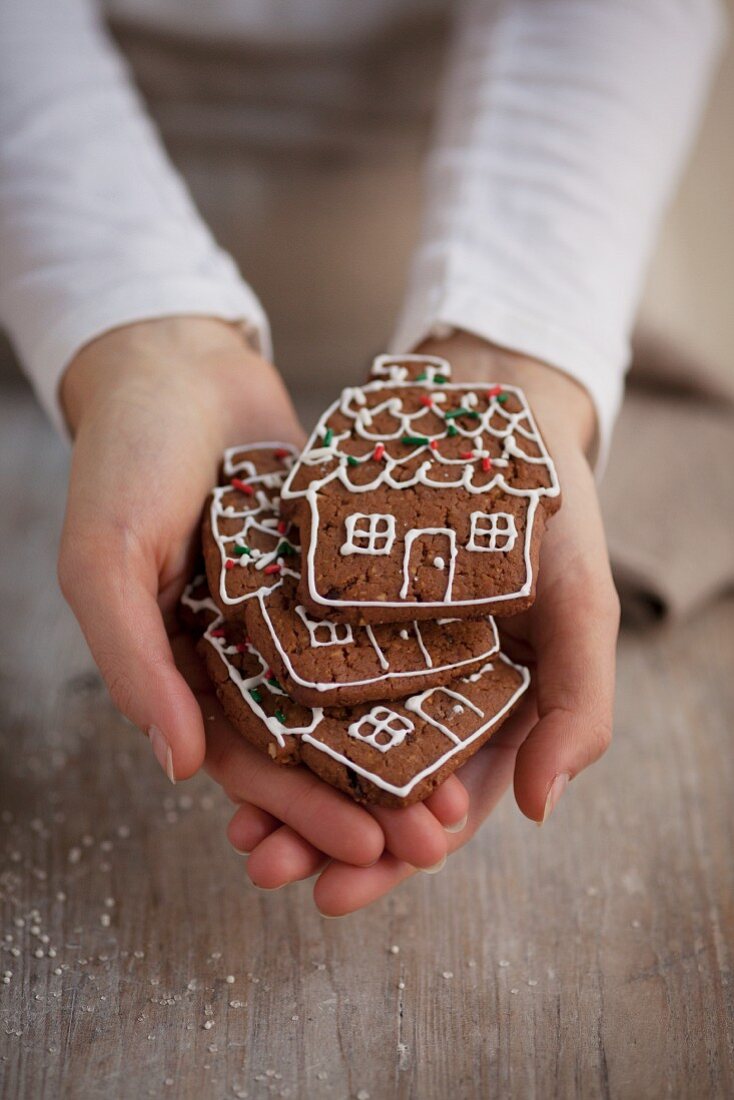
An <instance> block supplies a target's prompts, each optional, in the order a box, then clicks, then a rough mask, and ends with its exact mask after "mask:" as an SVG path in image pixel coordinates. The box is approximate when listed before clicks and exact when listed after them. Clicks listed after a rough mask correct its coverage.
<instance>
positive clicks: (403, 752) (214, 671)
mask: <svg viewBox="0 0 734 1100" xmlns="http://www.w3.org/2000/svg"><path fill="white" fill-rule="evenodd" d="M199 651H200V653H201V654H202V656H203V657H204V659H205V661H206V667H207V670H208V673H209V675H210V677H211V679H212V681H213V683H214V686H215V690H216V693H217V696H218V698H219V700H220V702H221V704H222V707H223V709H224V712H225V714H226V715H227V717H228V718H229V720H230V721H231V722H232V724H233V725H234V727H235V728H236V729H237V730H238V731H239V732H240V733H241V734H242V735H243V736H244V737H245V738H246V739H247V740H248V741H250V742H251V743H252V744H253V745H255V746H256V747H258V748H259V749H261V750H263V751H265V752H267V753H268V754H269V755H270V756H271V758H272V759H274V760H275V761H276V762H278V763H283V764H286V763H287V764H292V763H298V762H301V763H303V764H305V765H306V766H308V767H309V768H310V769H311V770H312V771H313V772H315V773H316V774H317V775H319V776H321V778H323V779H324V780H325V781H326V782H327V783H330V784H331V785H332V786H334V787H337V788H338V789H339V790H342V791H344V792H345V793H346V794H349V795H350V796H351V797H352V798H354V799H356V800H357V801H361V802H372V803H376V804H380V805H390V806H406V805H410V804H411V803H413V802H417V801H420V800H421V799H424V798H426V797H427V796H428V795H429V794H430V792H431V791H432V790H434V789H435V787H436V786H437V785H438V784H439V783H440V782H442V781H443V780H444V779H445V778H446V777H447V776H448V775H449V774H451V772H453V771H454V770H455V769H456V768H457V767H459V765H460V764H461V763H463V762H464V760H466V759H468V757H469V756H470V755H472V754H473V753H474V752H476V751H477V749H478V748H480V747H481V745H482V744H484V742H485V741H486V740H487V739H488V738H489V737H490V736H491V734H492V733H493V732H494V731H495V730H496V729H498V728H499V726H500V725H501V723H502V722H503V721H504V720H505V719H506V718H507V717H508V716H509V714H510V713H511V712H512V710H513V709H514V707H515V706H516V705H517V702H518V701H519V699H520V697H521V696H522V694H523V693H524V691H525V690H526V689H527V686H528V683H529V676H528V673H527V670H526V669H524V668H522V667H521V666H518V665H514V664H513V663H512V662H510V661H509V660H508V659H507V658H506V657H505V656H504V655H503V654H500V653H498V654H497V655H496V656H495V657H493V658H492V660H491V661H488V662H486V663H485V665H484V666H482V668H481V669H480V670H478V671H477V672H475V673H472V674H471V675H470V676H466V677H460V678H459V679H457V680H454V681H452V682H451V684H449V685H446V686H443V687H436V688H428V689H426V690H425V691H423V692H420V693H419V694H414V695H412V696H409V697H408V698H405V699H402V700H399V701H396V702H393V703H390V704H386V703H362V704H358V705H356V706H352V707H342V708H337V709H331V710H329V709H323V708H313V709H311V708H308V707H303V706H302V705H301V704H298V703H295V702H294V701H293V700H292V699H290V698H289V696H288V695H287V694H286V693H285V692H284V690H283V686H282V685H281V683H280V682H279V681H278V679H277V677H276V676H275V675H274V674H273V670H272V669H270V668H269V667H268V666H267V663H266V662H265V661H264V660H263V658H262V657H261V656H260V654H259V653H258V652H257V650H256V649H255V648H254V646H253V645H252V642H251V640H250V639H248V638H247V637H246V635H245V633H244V630H243V627H242V624H241V623H237V622H231V621H230V622H227V621H226V620H224V619H222V618H221V617H220V618H218V619H217V620H216V621H215V622H214V623H212V624H211V625H210V626H209V627H208V629H207V630H206V632H205V634H204V635H203V637H202V639H201V641H200V643H199Z"/></svg>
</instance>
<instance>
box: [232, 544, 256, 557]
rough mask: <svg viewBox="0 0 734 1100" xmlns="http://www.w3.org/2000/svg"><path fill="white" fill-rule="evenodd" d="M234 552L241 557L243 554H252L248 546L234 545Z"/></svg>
mask: <svg viewBox="0 0 734 1100" xmlns="http://www.w3.org/2000/svg"><path fill="white" fill-rule="evenodd" d="M234 552H235V554H237V556H238V557H240V558H241V557H242V555H243V554H252V550H251V549H250V547H249V546H235V548H234Z"/></svg>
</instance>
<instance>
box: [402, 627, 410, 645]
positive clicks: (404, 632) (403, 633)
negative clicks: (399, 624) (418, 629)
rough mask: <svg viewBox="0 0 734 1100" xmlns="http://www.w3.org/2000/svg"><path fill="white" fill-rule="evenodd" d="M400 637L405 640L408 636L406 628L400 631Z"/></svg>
mask: <svg viewBox="0 0 734 1100" xmlns="http://www.w3.org/2000/svg"><path fill="white" fill-rule="evenodd" d="M400 637H401V638H402V639H403V641H404V642H407V640H408V638H409V637H410V634H409V633H408V631H407V630H401V631H400Z"/></svg>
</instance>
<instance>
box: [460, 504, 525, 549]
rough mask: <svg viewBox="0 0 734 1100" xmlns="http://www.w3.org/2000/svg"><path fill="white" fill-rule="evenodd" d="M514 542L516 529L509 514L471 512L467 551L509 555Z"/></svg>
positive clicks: (513, 520)
mask: <svg viewBox="0 0 734 1100" xmlns="http://www.w3.org/2000/svg"><path fill="white" fill-rule="evenodd" d="M516 540H517V527H516V526H515V517H514V516H513V514H512V513H511V512H472V514H471V535H470V536H469V541H468V543H467V544H466V548H467V550H476V551H479V552H485V553H486V552H489V551H502V552H503V553H505V554H509V553H510V551H511V550H512V548H513V547H514V545H515V541H516Z"/></svg>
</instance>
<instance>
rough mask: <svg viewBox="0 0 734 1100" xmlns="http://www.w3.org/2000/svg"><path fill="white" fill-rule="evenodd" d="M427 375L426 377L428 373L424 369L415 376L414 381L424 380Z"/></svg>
mask: <svg viewBox="0 0 734 1100" xmlns="http://www.w3.org/2000/svg"><path fill="white" fill-rule="evenodd" d="M427 377H428V375H427V374H426V372H425V371H423V374H419V375H418V377H417V378H416V382H425V380H426V378H427Z"/></svg>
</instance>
